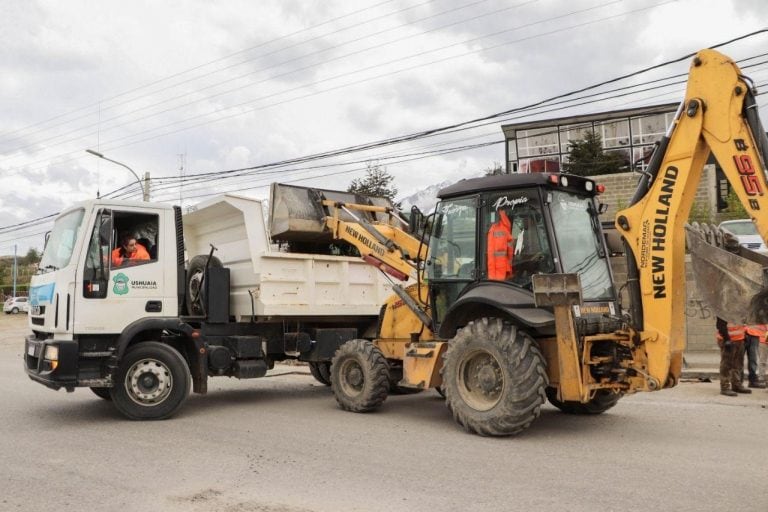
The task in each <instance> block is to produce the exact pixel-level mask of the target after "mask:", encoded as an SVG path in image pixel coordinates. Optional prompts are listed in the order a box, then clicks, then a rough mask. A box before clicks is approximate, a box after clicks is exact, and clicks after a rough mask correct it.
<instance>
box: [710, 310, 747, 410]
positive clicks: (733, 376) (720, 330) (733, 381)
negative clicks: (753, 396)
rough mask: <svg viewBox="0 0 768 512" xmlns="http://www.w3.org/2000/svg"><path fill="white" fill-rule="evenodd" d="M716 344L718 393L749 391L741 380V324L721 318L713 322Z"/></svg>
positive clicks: (742, 345) (742, 350) (731, 394)
mask: <svg viewBox="0 0 768 512" xmlns="http://www.w3.org/2000/svg"><path fill="white" fill-rule="evenodd" d="M715 327H716V328H717V345H718V346H719V347H720V394H721V395H725V396H736V394H737V393H745V394H746V393H751V392H752V390H751V389H747V388H745V387H744V385H743V384H742V382H741V378H742V377H741V373H742V371H743V368H744V336H745V328H744V326H743V325H733V324H729V323H728V322H726V321H725V320H723V319H722V318H717V321H716V322H715Z"/></svg>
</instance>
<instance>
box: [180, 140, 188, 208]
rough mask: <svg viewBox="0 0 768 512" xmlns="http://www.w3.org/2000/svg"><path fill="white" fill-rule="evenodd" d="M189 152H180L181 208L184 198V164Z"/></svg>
mask: <svg viewBox="0 0 768 512" xmlns="http://www.w3.org/2000/svg"><path fill="white" fill-rule="evenodd" d="M186 160H187V153H186V152H185V153H179V208H181V207H182V200H183V199H184V164H185V163H187V162H186Z"/></svg>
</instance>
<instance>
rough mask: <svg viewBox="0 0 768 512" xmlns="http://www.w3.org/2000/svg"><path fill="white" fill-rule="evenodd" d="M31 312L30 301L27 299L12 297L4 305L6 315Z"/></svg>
mask: <svg viewBox="0 0 768 512" xmlns="http://www.w3.org/2000/svg"><path fill="white" fill-rule="evenodd" d="M28 311H29V299H28V298H27V297H11V298H10V299H8V300H6V301H5V304H3V312H4V313H5V314H6V315H10V314H11V313H13V314H14V315H15V314H16V313H19V312H24V313H27V312H28Z"/></svg>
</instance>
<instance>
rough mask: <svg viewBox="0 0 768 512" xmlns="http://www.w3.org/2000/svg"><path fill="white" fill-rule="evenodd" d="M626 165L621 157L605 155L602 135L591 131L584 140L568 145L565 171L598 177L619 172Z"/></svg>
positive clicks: (612, 154) (614, 154) (564, 165)
mask: <svg viewBox="0 0 768 512" xmlns="http://www.w3.org/2000/svg"><path fill="white" fill-rule="evenodd" d="M624 165H625V163H624V160H623V159H622V158H621V156H620V155H618V154H616V153H605V152H604V151H603V139H602V137H600V134H599V133H597V132H595V131H592V130H589V131H588V132H587V133H586V134H585V135H584V138H583V139H581V140H573V141H571V142H569V143H568V162H566V163H565V164H563V169H565V171H566V172H569V173H571V174H578V175H579V176H597V175H598V174H613V173H615V172H618V171H619V169H620V168H621V167H623V166H624Z"/></svg>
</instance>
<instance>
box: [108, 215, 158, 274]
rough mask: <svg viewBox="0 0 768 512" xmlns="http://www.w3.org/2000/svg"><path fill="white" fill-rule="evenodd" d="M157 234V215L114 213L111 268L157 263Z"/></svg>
mask: <svg viewBox="0 0 768 512" xmlns="http://www.w3.org/2000/svg"><path fill="white" fill-rule="evenodd" d="M157 232H158V216H157V215H151V214H145V213H133V212H113V226H112V244H111V246H110V267H111V268H125V267H133V266H136V265H145V264H148V263H152V262H155V261H157V250H158V247H157Z"/></svg>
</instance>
